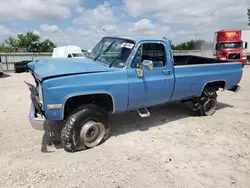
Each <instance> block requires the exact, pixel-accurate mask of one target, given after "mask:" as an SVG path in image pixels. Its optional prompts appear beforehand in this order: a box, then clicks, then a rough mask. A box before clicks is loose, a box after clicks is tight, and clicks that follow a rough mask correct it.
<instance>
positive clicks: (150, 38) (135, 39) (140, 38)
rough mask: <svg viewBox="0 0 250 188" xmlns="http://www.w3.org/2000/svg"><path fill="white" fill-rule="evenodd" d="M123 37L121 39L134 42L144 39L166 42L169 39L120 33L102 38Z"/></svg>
mask: <svg viewBox="0 0 250 188" xmlns="http://www.w3.org/2000/svg"><path fill="white" fill-rule="evenodd" d="M105 37H106V38H123V39H129V40H133V41H135V42H136V43H138V42H140V41H145V40H153V41H163V42H166V41H168V42H169V40H168V39H167V38H164V37H161V38H160V37H133V36H121V35H111V36H104V38H105Z"/></svg>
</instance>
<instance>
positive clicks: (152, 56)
mask: <svg viewBox="0 0 250 188" xmlns="http://www.w3.org/2000/svg"><path fill="white" fill-rule="evenodd" d="M143 60H151V61H152V62H153V65H154V67H164V66H165V64H166V53H165V47H164V45H163V44H158V43H147V44H143V45H141V47H140V48H139V49H138V51H137V53H136V55H135V58H134V59H133V62H132V65H131V66H132V68H139V65H140V63H142V62H143Z"/></svg>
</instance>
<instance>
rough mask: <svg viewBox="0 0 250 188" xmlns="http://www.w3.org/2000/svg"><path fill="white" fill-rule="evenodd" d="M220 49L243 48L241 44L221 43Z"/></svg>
mask: <svg viewBox="0 0 250 188" xmlns="http://www.w3.org/2000/svg"><path fill="white" fill-rule="evenodd" d="M220 48H224V49H228V48H243V45H242V42H229V43H221V44H220Z"/></svg>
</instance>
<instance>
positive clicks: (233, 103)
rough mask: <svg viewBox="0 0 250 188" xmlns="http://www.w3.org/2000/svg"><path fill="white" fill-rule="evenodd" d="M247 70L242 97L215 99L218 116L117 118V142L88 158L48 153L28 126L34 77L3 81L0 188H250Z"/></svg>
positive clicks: (181, 107)
mask: <svg viewBox="0 0 250 188" xmlns="http://www.w3.org/2000/svg"><path fill="white" fill-rule="evenodd" d="M249 78H250V67H245V68H244V76H243V78H242V81H241V83H240V85H241V86H242V90H241V91H240V92H238V93H232V92H229V91H224V92H221V91H220V92H218V95H219V97H218V101H219V104H218V111H217V112H216V113H215V114H214V115H213V116H211V117H192V116H190V111H189V109H188V107H187V105H185V104H175V103H173V104H168V105H166V106H161V107H157V108H152V109H151V117H149V118H145V119H142V118H140V117H139V116H138V115H137V114H136V113H125V114H120V115H114V116H113V117H112V126H113V131H112V137H111V138H109V139H108V140H107V141H106V142H105V143H103V144H102V145H100V146H98V147H95V148H93V149H90V150H86V151H82V152H77V153H67V152H65V151H64V150H63V149H61V148H60V147H55V146H48V147H47V149H48V152H43V150H42V149H41V148H42V144H41V143H42V139H43V134H44V133H43V131H36V130H33V129H32V128H31V126H30V124H29V121H28V112H29V104H30V99H29V91H28V88H27V87H26V85H25V84H24V82H23V81H24V80H27V81H31V82H33V79H32V77H31V75H30V74H29V73H21V74H9V76H8V75H7V76H5V77H3V78H0V99H1V101H0V107H1V108H0V143H1V145H0V169H1V170H0V187H4V188H6V187H11V188H13V187H88V188H92V187H110V188H118V187H119V188H125V187H126V188H127V187H133V188H134V187H136V188H141V187H143V188H146V187H219V188H222V187H223V188H224V187H244V188H245V187H250V147H249V145H250V124H249V122H250V110H249V107H250V81H249Z"/></svg>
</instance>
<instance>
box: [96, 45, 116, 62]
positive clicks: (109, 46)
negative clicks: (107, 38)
mask: <svg viewBox="0 0 250 188" xmlns="http://www.w3.org/2000/svg"><path fill="white" fill-rule="evenodd" d="M114 43H115V40H114V41H113V42H111V43H110V45H108V47H107V48H106V49H105V50H104V51H102V52H101V53H100V54H98V55H97V56H96V57H95V59H94V61H95V60H97V58H98V57H100V56H101V55H102V54H104V53H106V52H107V51H108V50H109V49H110V48H111V47H112V45H113V44H114Z"/></svg>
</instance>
